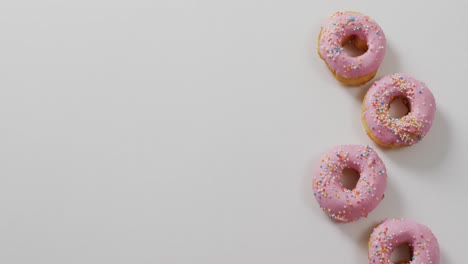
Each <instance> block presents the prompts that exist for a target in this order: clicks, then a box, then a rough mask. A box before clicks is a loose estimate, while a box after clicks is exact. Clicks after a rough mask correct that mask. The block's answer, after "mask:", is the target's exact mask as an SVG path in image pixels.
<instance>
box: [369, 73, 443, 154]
mask: <svg viewBox="0 0 468 264" xmlns="http://www.w3.org/2000/svg"><path fill="white" fill-rule="evenodd" d="M399 96H401V97H404V98H405V99H406V100H407V101H408V103H409V108H410V112H409V113H408V114H407V115H406V116H404V117H401V118H394V117H392V116H391V115H390V113H389V108H390V103H391V102H392V100H393V99H394V98H396V97H399ZM364 107H365V111H364V113H363V118H364V119H365V121H366V123H367V126H368V127H369V129H370V130H371V131H372V133H373V134H374V136H375V137H376V138H377V139H378V140H379V141H381V142H382V143H384V144H391V145H395V146H400V145H413V144H415V143H417V142H419V141H420V140H421V139H422V138H423V137H424V136H425V135H426V134H427V132H428V131H429V129H430V128H431V126H432V121H433V119H434V114H435V108H436V103H435V99H434V96H433V95H432V93H431V91H430V90H429V89H428V88H427V86H426V85H425V84H424V83H423V82H421V81H418V80H416V79H414V78H413V77H410V76H406V75H404V74H401V73H395V74H392V75H388V76H386V77H384V78H382V79H380V80H378V81H377V82H375V83H374V84H373V85H372V86H371V88H369V91H368V92H367V95H366V98H365V101H364Z"/></svg>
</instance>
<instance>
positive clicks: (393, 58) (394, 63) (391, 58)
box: [375, 39, 402, 80]
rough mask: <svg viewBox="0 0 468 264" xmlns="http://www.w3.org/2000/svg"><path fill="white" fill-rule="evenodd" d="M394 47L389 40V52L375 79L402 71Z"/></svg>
mask: <svg viewBox="0 0 468 264" xmlns="http://www.w3.org/2000/svg"><path fill="white" fill-rule="evenodd" d="M392 47H393V45H391V44H390V43H389V41H388V39H387V51H386V53H385V58H384V60H383V62H382V64H381V65H380V68H379V71H378V72H377V75H376V76H375V77H376V78H375V79H377V80H378V79H380V78H382V77H384V76H387V75H389V74H391V73H396V72H401V71H402V70H401V69H400V60H399V56H398V55H397V54H396V53H395V50H394V49H393V48H392Z"/></svg>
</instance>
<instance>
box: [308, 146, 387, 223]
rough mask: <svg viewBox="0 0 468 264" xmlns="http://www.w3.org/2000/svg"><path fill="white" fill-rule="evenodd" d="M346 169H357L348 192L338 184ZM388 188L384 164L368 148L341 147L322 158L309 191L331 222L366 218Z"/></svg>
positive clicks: (333, 149)
mask: <svg viewBox="0 0 468 264" xmlns="http://www.w3.org/2000/svg"><path fill="white" fill-rule="evenodd" d="M345 168H351V169H354V170H356V171H357V172H358V173H359V175H360V178H359V181H358V182H357V185H356V188H354V189H353V190H348V189H345V188H343V186H342V185H341V183H340V178H341V175H342V171H343V169H345ZM386 186H387V172H386V169H385V165H384V164H383V162H382V160H381V159H380V158H379V156H378V155H377V153H376V152H375V151H374V150H373V149H372V148H371V147H369V146H363V145H342V146H336V147H334V148H332V149H330V150H329V151H327V152H326V153H325V154H324V155H323V156H322V158H321V161H320V164H319V166H318V167H317V170H316V173H315V176H314V178H313V183H312V188H313V190H314V196H315V198H316V199H317V201H318V203H319V204H320V207H321V208H322V209H323V210H324V211H325V212H326V213H327V214H329V215H330V216H331V217H332V218H333V219H335V220H338V221H343V222H350V221H353V220H356V219H358V218H360V217H366V216H367V215H368V214H369V213H370V212H371V211H372V210H373V209H374V208H375V207H377V205H378V204H379V203H380V201H381V200H382V198H383V195H384V192H385V188H386Z"/></svg>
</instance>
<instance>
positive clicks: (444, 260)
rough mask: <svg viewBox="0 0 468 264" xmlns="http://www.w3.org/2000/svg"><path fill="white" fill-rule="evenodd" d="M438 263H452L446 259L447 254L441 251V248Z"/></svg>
mask: <svg viewBox="0 0 468 264" xmlns="http://www.w3.org/2000/svg"><path fill="white" fill-rule="evenodd" d="M440 263H443V264H450V263H452V262H451V261H450V259H449V258H448V256H447V254H445V251H444V250H443V248H440Z"/></svg>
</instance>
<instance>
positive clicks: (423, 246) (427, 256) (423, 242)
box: [369, 219, 440, 264]
mask: <svg viewBox="0 0 468 264" xmlns="http://www.w3.org/2000/svg"><path fill="white" fill-rule="evenodd" d="M404 243H408V244H410V246H411V249H412V250H413V259H412V260H411V262H410V263H411V264H440V251H439V244H438V242H437V238H436V237H435V236H434V234H433V233H432V232H431V230H430V229H429V228H427V227H426V226H424V225H421V224H419V223H416V222H414V221H411V220H402V219H387V220H385V221H383V222H382V223H381V224H380V225H378V226H377V227H376V228H375V229H374V231H373V232H372V235H371V237H370V241H369V262H370V263H372V264H373V263H384V264H391V263H393V262H392V261H391V260H390V256H391V254H392V251H393V250H394V249H395V248H396V247H397V246H399V245H401V244H404Z"/></svg>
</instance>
